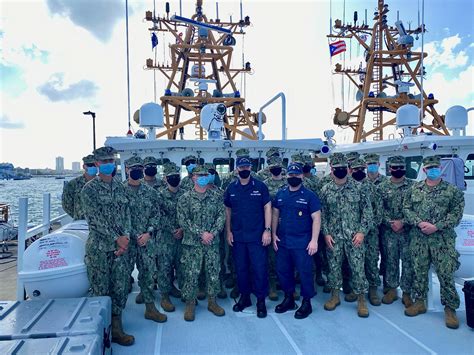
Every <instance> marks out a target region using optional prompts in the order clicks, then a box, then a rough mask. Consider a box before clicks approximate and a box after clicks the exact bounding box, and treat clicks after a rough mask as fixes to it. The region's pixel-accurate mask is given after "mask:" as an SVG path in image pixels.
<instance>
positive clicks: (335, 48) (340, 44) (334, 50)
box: [329, 41, 346, 57]
mask: <svg viewBox="0 0 474 355" xmlns="http://www.w3.org/2000/svg"><path fill="white" fill-rule="evenodd" d="M345 51H346V42H344V41H337V42H334V43H331V44H329V52H330V53H331V57H333V56H335V55H337V54H339V53H342V52H345Z"/></svg>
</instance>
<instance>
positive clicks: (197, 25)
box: [145, 0, 258, 140]
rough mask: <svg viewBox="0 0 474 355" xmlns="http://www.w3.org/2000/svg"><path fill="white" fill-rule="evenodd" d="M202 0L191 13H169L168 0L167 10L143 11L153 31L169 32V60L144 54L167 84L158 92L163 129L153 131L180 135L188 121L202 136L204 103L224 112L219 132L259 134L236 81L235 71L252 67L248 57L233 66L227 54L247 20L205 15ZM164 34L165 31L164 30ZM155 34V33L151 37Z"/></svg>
mask: <svg viewBox="0 0 474 355" xmlns="http://www.w3.org/2000/svg"><path fill="white" fill-rule="evenodd" d="M202 5H203V2H202V0H197V1H196V8H195V13H194V15H193V16H192V17H191V18H185V17H181V16H176V15H175V16H170V7H169V3H166V15H163V17H159V16H156V15H155V13H154V12H151V11H147V12H146V20H147V21H149V22H151V23H152V27H151V28H149V30H150V31H151V32H152V33H155V34H156V33H160V32H161V33H168V34H171V38H172V42H171V43H169V45H168V47H169V51H170V55H171V63H165V62H164V60H163V62H161V63H160V62H159V61H156V60H153V59H147V61H146V67H145V69H147V70H153V71H158V72H160V73H161V74H162V75H164V76H165V78H166V80H167V85H166V88H165V90H164V95H163V96H161V97H160V101H161V106H162V107H163V111H164V126H165V127H164V129H162V130H161V131H159V132H158V133H157V137H158V138H159V137H167V138H168V139H177V137H178V134H179V136H180V137H181V139H183V137H184V129H185V127H188V128H190V129H191V132H189V131H187V133H188V134H189V133H191V134H193V137H192V139H200V140H202V139H206V135H207V131H206V129H205V128H203V127H202V126H201V125H200V114H201V110H202V108H203V107H204V106H205V105H207V104H223V105H225V108H226V114H225V116H224V119H223V137H224V138H226V139H232V140H234V139H236V137H237V136H243V137H245V138H247V139H252V140H256V139H257V138H258V133H257V126H258V119H257V115H256V114H255V113H251V111H250V110H248V109H246V107H245V98H244V97H242V94H243V93H241V92H240V91H239V90H238V87H237V85H236V79H237V78H238V76H239V75H246V74H249V73H251V72H252V68H251V66H250V63H249V62H247V63H242V67H238V68H233V67H232V55H233V53H234V46H235V45H236V36H244V35H245V32H244V29H245V28H246V27H248V26H249V25H250V18H249V17H248V16H246V17H245V18H242V17H243V15H242V12H241V18H240V20H239V21H238V22H233V21H232V18H230V20H229V21H228V22H226V21H221V20H220V19H219V18H218V4H217V3H216V19H215V20H212V19H208V18H207V16H206V15H205V14H204V13H203V7H202ZM163 37H164V36H163ZM156 38H157V37H156Z"/></svg>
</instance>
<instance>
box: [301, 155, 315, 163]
mask: <svg viewBox="0 0 474 355" xmlns="http://www.w3.org/2000/svg"><path fill="white" fill-rule="evenodd" d="M303 163H305V164H309V165H313V158H311V155H309V154H303Z"/></svg>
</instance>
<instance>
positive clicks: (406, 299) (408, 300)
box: [402, 292, 413, 308]
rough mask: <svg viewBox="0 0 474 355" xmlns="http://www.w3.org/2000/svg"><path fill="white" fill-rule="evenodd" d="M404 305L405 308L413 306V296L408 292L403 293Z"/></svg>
mask: <svg viewBox="0 0 474 355" xmlns="http://www.w3.org/2000/svg"><path fill="white" fill-rule="evenodd" d="M402 303H403V305H404V306H405V308H408V307H411V306H413V301H412V299H411V296H410V294H409V293H408V292H403V295H402Z"/></svg>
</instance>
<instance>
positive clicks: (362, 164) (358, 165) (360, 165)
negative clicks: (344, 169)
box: [351, 157, 365, 169]
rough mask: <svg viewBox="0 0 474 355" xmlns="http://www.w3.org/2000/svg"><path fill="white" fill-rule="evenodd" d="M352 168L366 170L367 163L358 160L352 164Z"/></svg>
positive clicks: (360, 159)
mask: <svg viewBox="0 0 474 355" xmlns="http://www.w3.org/2000/svg"><path fill="white" fill-rule="evenodd" d="M351 168H353V169H354V168H365V161H364V159H362V158H360V157H359V158H357V159H355V160H353V161H352V162H351Z"/></svg>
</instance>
